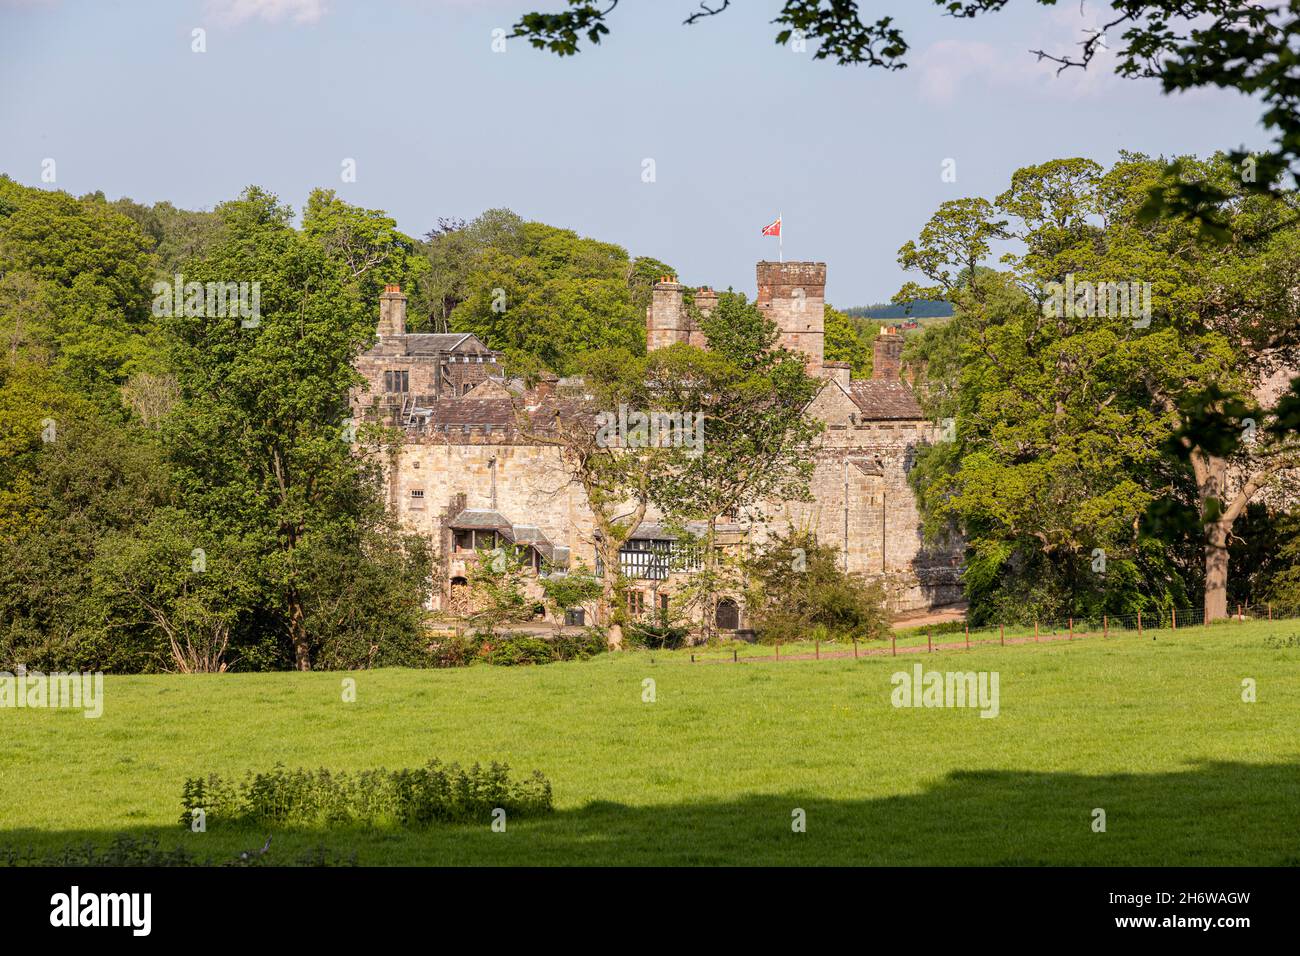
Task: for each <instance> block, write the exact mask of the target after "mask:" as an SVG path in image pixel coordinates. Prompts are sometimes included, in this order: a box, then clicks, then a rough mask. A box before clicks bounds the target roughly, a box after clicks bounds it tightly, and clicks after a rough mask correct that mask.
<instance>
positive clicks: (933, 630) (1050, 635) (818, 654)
mask: <svg viewBox="0 0 1300 956" xmlns="http://www.w3.org/2000/svg"><path fill="white" fill-rule="evenodd" d="M1228 610H1229V614H1228V616H1226V617H1216V618H1214V619H1213V620H1210V621H1207V620H1206V617H1205V613H1204V610H1203V609H1201V608H1172V609H1170V610H1168V611H1163V612H1149V611H1142V612H1139V613H1135V614H1100V615H1095V616H1086V617H1078V618H1066V619H1065V620H1063V621H1036V622H1034V623H1032V624H1012V625H1008V624H986V625H981V626H978V627H974V628H972V627H970V626H969V625H965V624H961V623H960V622H952V623H948V624H940V625H934V626H932V627H929V628H926V627H918V628H915V629H912V630H911V631H910V633H906V634H903V635H899V634H897V633H894V634H891V635H890V636H889V637H888V638H887V639H886V640H885V641H884V642H883V644H882V642H880V641H853V642H851V646H848V643H847V642H843V641H838V642H829V641H828V642H825V643H823V642H821V641H802V642H799V643H798V644H797V645H795V646H791V645H784V646H783V645H780V644H776V645H771V646H770V647H763V648H762V651H767V650H770V651H771V653H770V654H766V653H762V652H761V651H760V648H759V647H758V646H753V647H752V648H751V649H750V650H749V651H747V652H746V653H744V654H741V653H740V652H739V651H738V650H735V649H733V650H732V651H730V652H729V653H726V654H725V656H723V655H722V654H713V653H708V652H705V651H698V652H692V654H691V662H692V663H724V662H727V663H731V662H734V663H740V662H744V661H751V662H756V661H760V660H778V661H779V660H821V659H823V658H826V659H835V658H845V657H854V658H857V657H878V656H880V655H893V656H897V655H898V654H899V653H915V652H917V651H928V652H935V651H947V650H961V649H964V648H970V647H976V646H988V645H1001V646H1006V645H1008V644H1013V645H1023V644H1031V643H1046V642H1054V641H1072V640H1084V639H1096V638H1101V639H1106V638H1110V637H1112V636H1116V637H1117V636H1120V635H1123V636H1126V637H1129V636H1133V635H1138V636H1144V637H1145V636H1146V635H1150V636H1151V637H1152V639H1153V640H1156V639H1159V638H1160V637H1161V636H1162V635H1163V636H1164V637H1165V638H1166V639H1168V638H1171V637H1174V636H1176V635H1177V633H1178V632H1179V631H1188V632H1194V631H1195V630H1197V629H1201V630H1204V629H1206V628H1209V627H1216V628H1217V627H1224V626H1233V625H1241V624H1248V623H1251V622H1260V621H1300V605H1285V604H1254V605H1247V604H1240V605H1234V606H1232V607H1230V608H1229V609H1228ZM810 645H811V646H810Z"/></svg>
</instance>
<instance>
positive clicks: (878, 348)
mask: <svg viewBox="0 0 1300 956" xmlns="http://www.w3.org/2000/svg"><path fill="white" fill-rule="evenodd" d="M872 352H873V354H872V362H871V377H872V378H876V379H883V380H885V381H890V382H897V381H898V380H899V378H901V377H902V371H903V337H902V336H901V335H899V334H898V330H897V329H895V328H893V327H892V326H888V325H884V326H881V328H880V334H879V335H877V336H876V341H875V346H874V348H873V350H872Z"/></svg>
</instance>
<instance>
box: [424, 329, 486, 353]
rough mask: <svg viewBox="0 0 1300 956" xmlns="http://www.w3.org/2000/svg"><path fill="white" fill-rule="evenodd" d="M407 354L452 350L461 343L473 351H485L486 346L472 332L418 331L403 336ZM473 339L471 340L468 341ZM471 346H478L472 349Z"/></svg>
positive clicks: (457, 347)
mask: <svg viewBox="0 0 1300 956" xmlns="http://www.w3.org/2000/svg"><path fill="white" fill-rule="evenodd" d="M403 338H404V339H405V341H406V352H407V354H408V355H430V354H432V353H434V352H454V351H456V350H457V349H459V348H460V347H461V346H462V345H466V346H470V349H471V350H473V351H480V352H487V351H489V350H488V348H487V347H486V346H485V345H483V343H482V342H480V341H479V340H478V339H477V338H476V337H475V335H474V333H472V332H418V333H412V334H409V335H405V336H403ZM470 339H473V341H472V342H470V341H468V340H470ZM473 346H478V348H477V349H474V348H473Z"/></svg>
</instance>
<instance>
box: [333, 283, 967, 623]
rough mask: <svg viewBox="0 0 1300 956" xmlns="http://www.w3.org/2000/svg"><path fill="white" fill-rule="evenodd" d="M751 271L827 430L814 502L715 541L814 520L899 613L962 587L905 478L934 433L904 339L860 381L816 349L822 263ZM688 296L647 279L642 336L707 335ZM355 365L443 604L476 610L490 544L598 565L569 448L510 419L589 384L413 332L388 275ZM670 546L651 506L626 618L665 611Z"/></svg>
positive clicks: (671, 339) (773, 506) (721, 612)
mask: <svg viewBox="0 0 1300 956" xmlns="http://www.w3.org/2000/svg"><path fill="white" fill-rule="evenodd" d="M757 279H758V296H757V299H756V305H757V306H758V308H759V309H760V310H761V311H762V312H763V313H764V314H765V315H767V316H768V317H769V318H770V319H771V320H772V321H773V323H775V325H776V328H777V329H778V332H779V344H780V345H782V346H784V347H786V348H788V349H791V350H793V351H795V352H798V353H801V354H802V355H803V356H804V357H805V362H806V366H807V369H808V372H809V374H810V375H813V376H816V377H819V378H822V379H824V380H825V384H824V385H823V387H822V388H821V390H820V392H819V393H818V394H817V396H816V398H814V399H813V401H812V402H811V403H810V405H809V406H808V409H807V414H808V415H811V416H815V417H816V418H819V419H820V420H822V421H823V422H824V423H825V429H824V431H823V432H822V434H821V435H820V436H819V439H818V442H817V446H816V448H815V450H814V456H815V470H814V473H813V477H812V481H811V491H812V498H813V500H812V501H810V502H794V501H791V502H773V503H770V504H769V505H767V506H766V507H765V509H764V510H765V512H766V517H765V519H764V520H763V521H761V522H755V523H750V524H745V523H739V522H737V523H733V524H725V525H722V526H720V527H719V529H718V532H719V539H718V540H719V542H720V543H721V544H723V545H724V546H727V547H744V546H746V545H747V544H752V545H761V544H762V543H763V542H764V541H765V540H766V539H767V538H768V536H769V535H771V534H773V533H784V532H787V531H790V530H812V531H814V532H815V533H816V535H817V536H818V539H819V540H820V541H821V542H822V543H823V544H826V545H830V546H833V547H834V548H835V549H836V550H837V551H839V553H840V555H841V563H842V566H843V567H844V568H845V569H846V570H848V571H850V572H860V573H862V574H864V575H867V576H868V577H871V578H873V579H878V580H880V581H881V582H882V583H883V584H884V586H885V589H886V593H887V595H888V600H889V603H890V605H891V607H892V609H893V610H895V611H896V612H907V611H917V610H922V609H926V608H930V607H934V606H937V605H941V604H945V603H950V602H952V601H955V600H958V599H959V598H960V595H961V587H960V584H959V581H958V573H959V568H958V563H959V554H960V552H959V550H955V549H954V548H951V547H947V548H942V547H941V548H930V547H927V546H926V544H925V542H924V541H923V540H922V535H921V529H920V526H921V520H920V515H919V513H918V510H917V503H916V499H915V497H914V495H913V492H912V489H911V487H910V486H909V484H908V480H907V475H908V472H909V471H910V470H911V468H912V465H913V462H914V459H915V455H916V452H917V450H918V448H919V447H920V446H921V445H922V444H924V443H928V442H932V441H935V440H936V439H937V438H938V437H939V436H938V433H937V429H936V427H935V426H934V424H933V423H931V422H930V421H928V420H927V419H926V418H925V416H924V415H923V413H922V411H921V408H920V406H919V405H918V404H917V401H916V398H915V397H914V396H913V394H912V390H911V388H910V386H909V385H908V384H907V383H905V382H904V381H902V379H901V377H900V376H901V361H900V360H901V354H902V348H903V340H902V336H901V335H899V334H897V333H894V332H893V330H892V329H886V330H885V332H884V334H881V335H880V336H878V337H877V338H876V341H875V351H874V368H873V374H872V377H871V378H870V379H866V380H863V379H855V378H853V377H852V376H851V374H850V369H849V366H848V364H847V363H844V362H833V361H832V362H828V361H826V360H825V357H824V355H825V353H824V347H823V346H824V341H823V340H824V325H823V317H824V310H823V305H824V295H825V287H826V266H825V264H824V263H820V262H760V263H758V266H757ZM684 293H685V289H684V287H683V286H682V285H680V284H679V283H677V282H674V281H670V280H668V279H665V280H663V281H661V282H658V283H657V284H656V285H655V286H654V288H653V290H652V293H651V302H650V306H649V308H648V309H647V314H646V339H647V347H648V348H650V349H658V348H664V347H667V346H669V345H671V344H673V343H677V342H685V343H687V344H691V345H698V346H701V347H703V346H704V345H705V341H704V336H703V333H702V332H701V331H700V330H699V329H698V328H697V327H695V326H694V324H693V322H692V319H691V314H690V310H689V309H687V308H686V306H685V302H684ZM716 302H717V295H716V293H714V292H712V291H710V290H708V289H701V290H697V291H696V292H695V293H694V303H695V307H696V309H697V310H698V312H699V314H701V315H707V314H708V313H709V312H710V311H711V310H712V309H713V308H714V306H715V305H716ZM356 366H357V369H358V371H359V372H360V373H361V375H362V376H363V377H364V378H365V380H366V386H365V387H364V388H361V389H358V390H356V391H355V392H354V393H353V395H352V405H353V414H354V416H355V417H357V418H367V419H370V420H379V421H384V422H387V423H389V424H392V425H396V426H399V427H400V428H401V429H402V433H403V437H404V440H403V442H402V443H401V444H400V446H398V447H397V448H396V449H395V451H394V452H393V453H392V455H391V456H390V457H389V458H388V459H386V462H385V472H386V483H387V491H388V497H389V507H390V508H391V509H392V510H393V512H394V513H395V514H396V515H398V516H399V518H400V519H401V520H402V522H403V523H404V525H406V526H407V527H410V528H412V529H413V530H415V531H418V532H420V533H422V534H424V535H427V536H428V538H429V539H430V541H431V543H432V544H433V546H434V550H435V552H436V554H437V555H438V559H437V570H436V572H435V581H434V597H433V607H434V609H437V610H445V611H452V612H456V611H463V610H465V609H466V608H467V603H466V602H467V600H468V599H467V591H466V587H465V586H466V584H467V581H468V572H469V567H470V563H471V562H473V561H475V560H477V553H476V549H477V548H481V547H484V546H488V547H495V546H498V545H500V544H504V543H511V544H515V545H519V546H521V547H523V548H525V549H526V553H527V555H528V559H529V561H530V562H531V564H532V566H533V567H534V568H536V569H539V570H540V569H542V568H543V567H546V566H549V567H551V568H564V567H567V566H568V565H569V564H570V563H571V562H573V561H575V560H577V559H581V560H582V561H584V562H585V563H586V564H587V565H588V566H589V567H593V568H597V569H598V570H599V563H598V561H597V559H596V551H595V544H594V538H593V534H594V532H593V520H592V516H591V514H590V512H589V510H588V509H587V505H586V501H585V497H584V494H583V492H582V489H581V488H580V487H578V486H577V485H576V484H574V483H571V482H570V480H569V476H568V473H567V471H566V470H565V469H564V468H563V467H562V466H561V462H560V458H559V456H560V452H559V449H558V448H556V447H554V446H549V445H543V444H541V443H539V442H537V441H535V440H530V439H529V438H527V437H526V436H525V435H523V434H521V432H520V429H519V427H518V421H517V418H516V407H517V406H518V407H519V408H521V409H522V410H523V412H524V414H526V415H528V416H529V417H530V419H531V420H532V422H533V423H534V424H535V426H536V428H538V429H543V428H545V423H546V422H548V421H551V420H553V419H554V416H555V415H556V414H557V413H560V411H561V409H562V408H563V407H564V404H565V402H564V396H565V394H566V393H577V394H580V392H581V382H580V381H577V380H560V379H556V378H555V377H554V376H548V377H543V379H542V380H541V381H538V382H537V384H536V385H535V386H534V387H532V388H525V386H524V384H523V383H522V382H520V381H517V380H513V381H512V380H507V379H506V378H505V376H504V372H503V368H502V365H501V355H500V354H499V353H497V352H495V351H493V350H492V349H490V348H488V347H487V346H486V345H485V344H484V343H483V342H481V341H480V340H479V339H478V338H477V337H476V336H474V335H473V334H469V333H443V334H409V333H407V331H406V296H405V295H404V294H403V293H402V292H401V290H400V289H399V288H398V287H396V286H388V287H387V288H386V289H385V291H384V293H383V294H382V296H381V297H380V310H379V324H378V341H377V343H376V344H375V346H374V347H373V348H372V349H370V350H369V351H367V352H365V353H364V354H362V355H361V356H360V357H359V358H358V360H357V363H356ZM529 431H530V432H532V431H533V429H532V428H530V429H529ZM533 433H534V434H535V432H533ZM677 546H678V545H677V542H676V541H675V539H674V536H673V535H672V533H671V532H669V531H668V530H667V529H666V528H665V527H664V526H663V525H662V524H661V523H660V519H659V518H658V516H656V515H655V514H654V513H653V510H652V511H651V512H650V513H649V514H647V516H646V520H645V521H643V522H642V524H641V526H640V527H638V528H637V529H636V530H635V531H634V532H633V533H632V536H631V538H630V539H629V540H628V541H627V542H626V544H625V545H624V547H623V549H622V551H621V553H620V564H621V569H622V571H623V572H624V574H626V575H627V577H628V579H629V581H630V585H629V587H628V589H627V600H628V604H629V610H630V611H631V612H632V613H633V614H637V613H641V612H644V611H646V610H648V609H653V608H656V607H665V608H666V607H667V606H668V604H667V602H668V598H669V595H670V594H671V593H672V590H673V587H674V584H675V583H676V582H677V581H678V580H679V576H680V575H684V574H686V575H688V574H690V573H691V570H692V569H691V564H690V561H689V560H687V561H684V562H683V561H680V560H679V561H674V562H672V566H671V568H670V567H669V566H668V565H667V564H666V562H665V560H664V558H663V556H665V555H671V554H674V553H676V552H675V551H674V549H675V548H677ZM717 614H718V621H717V624H718V626H719V627H723V628H736V627H739V626H744V609H743V606H742V602H741V601H740V598H739V595H726V596H724V599H723V600H722V601H721V603H720V604H719V606H718V611H717ZM575 615H576V616H575V617H571V620H575V619H578V618H580V615H578V614H577V612H576V611H575Z"/></svg>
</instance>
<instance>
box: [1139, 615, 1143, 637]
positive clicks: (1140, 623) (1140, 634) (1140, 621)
mask: <svg viewBox="0 0 1300 956" xmlns="http://www.w3.org/2000/svg"><path fill="white" fill-rule="evenodd" d="M1141 636H1142V612H1141V611H1138V637H1141Z"/></svg>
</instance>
